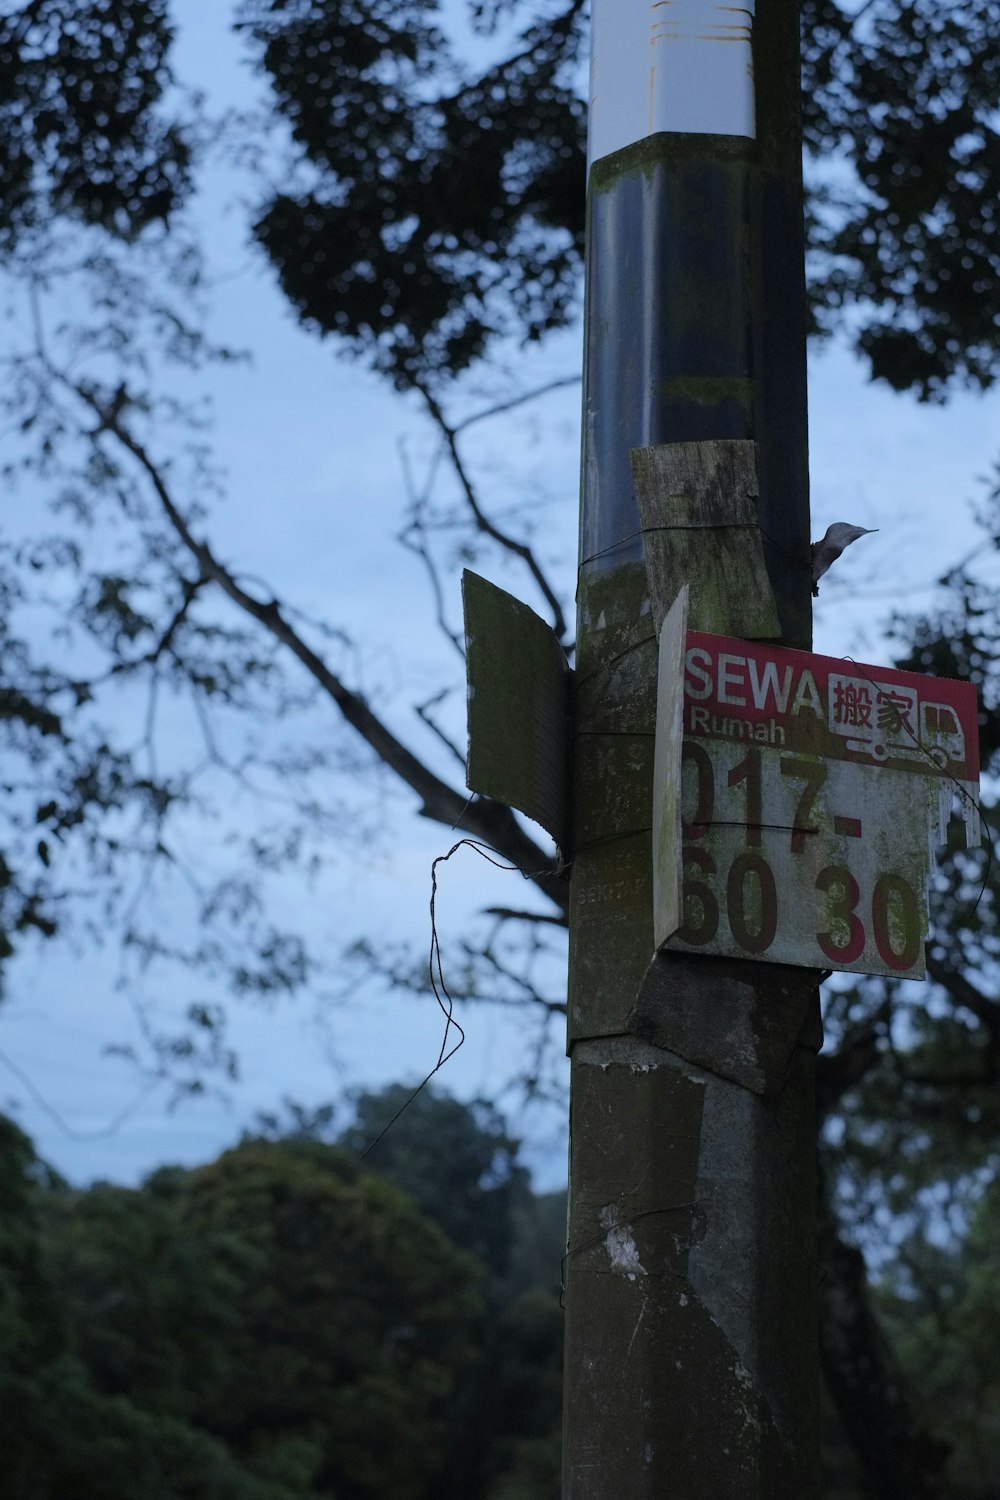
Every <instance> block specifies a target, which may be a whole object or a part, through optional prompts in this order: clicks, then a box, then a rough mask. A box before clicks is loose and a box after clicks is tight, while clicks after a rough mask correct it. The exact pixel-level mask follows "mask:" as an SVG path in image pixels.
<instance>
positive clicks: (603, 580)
mask: <svg viewBox="0 0 1000 1500" xmlns="http://www.w3.org/2000/svg"><path fill="white" fill-rule="evenodd" d="M798 12H799V7H798V5H797V4H796V3H795V0H756V14H754V0H746V5H745V6H744V7H743V8H738V7H730V6H725V7H723V6H718V5H715V4H709V3H707V0H670V3H661V4H654V5H650V4H649V3H648V0H594V4H593V13H594V63H593V87H592V94H593V98H592V114H591V152H590V155H591V164H590V180H589V188H588V196H589V227H588V272H587V304H586V305H587V314H586V316H587V333H586V356H585V358H586V375H585V397H584V402H585V404H584V416H585V438H584V455H583V499H582V517H581V565H580V587H579V599H578V606H579V618H578V642H579V645H578V659H577V674H576V702H575V735H576V740H575V772H574V784H575V791H574V822H575V839H574V843H575V848H574V858H573V868H572V906H571V938H570V1019H569V1047H570V1053H571V1059H572V1105H571V1167H570V1228H569V1246H568V1255H567V1260H566V1306H567V1341H566V1404H565V1462H564V1496H565V1500H645V1497H654V1496H655V1497H657V1500H665V1497H670V1500H750V1497H759V1500H785V1497H788V1500H810V1497H812V1496H814V1495H815V1494H816V1493H817V1474H816V1469H817V1449H818V1442H817V1406H818V1372H817V1330H816V1205H815V1179H814V1150H815V1140H814V1116H813V1058H814V1052H815V1049H816V1046H817V1044H818V1004H817V992H816V976H815V974H813V973H812V972H811V971H809V970H793V969H777V968H775V967H774V966H769V965H766V964H763V963H759V962H757V963H749V962H739V961H729V960H714V959H707V958H696V957H688V956H682V955H661V956H660V957H659V958H658V959H657V960H656V962H655V963H651V958H652V953H653V938H652V892H651V884H652V871H651V857H650V821H651V805H652V761H653V727H654V719H655V691H656V662H657V652H656V641H655V631H654V619H653V615H652V613H651V607H650V597H649V586H648V578H647V569H646V549H644V539H643V528H644V526H645V528H646V530H647V532H648V531H649V530H650V526H649V516H650V514H656V515H659V516H660V517H661V519H660V521H659V522H658V523H657V524H656V530H657V534H658V542H659V565H660V569H661V577H660V583H661V585H662V584H663V583H664V579H663V568H664V566H665V567H666V575H667V576H666V585H667V588H668V592H669V586H670V577H669V575H670V570H671V566H672V562H671V559H672V558H673V560H674V562H673V566H674V567H675V571H676V575H677V576H676V577H675V578H674V579H673V584H674V585H675V586H676V587H675V588H674V592H676V591H677V590H679V589H680V587H681V586H682V585H683V584H684V583H689V584H690V585H691V619H690V625H691V627H692V628H697V629H701V630H707V631H721V632H723V633H729V634H734V635H745V636H750V635H753V634H754V632H755V631H756V633H757V634H758V636H759V635H761V634H762V630H763V627H762V626H761V624H760V622H761V620H770V621H772V622H774V623H776V624H777V630H776V631H775V630H774V623H772V626H771V627H770V628H771V631H772V632H773V634H777V635H778V637H779V638H780V639H781V640H782V641H783V642H784V643H785V644H787V645H792V646H797V647H802V648H808V646H809V645H810V603H811V601H810V581H809V570H808V558H809V531H808V499H807V457H806V401H805V306H804V304H805V298H804V285H803V265H802V186H801V147H800V133H799V71H798V29H797V28H798ZM734 439H735V440H742V441H743V442H747V441H750V442H752V443H753V444H754V445H755V446H754V450H753V452H754V455H755V460H756V472H757V476H758V480H759V499H758V502H757V520H758V522H759V537H758V538H757V541H758V543H759V545H758V550H757V554H756V557H757V563H758V566H756V567H749V566H748V568H747V572H746V582H745V586H744V587H737V588H736V589H733V588H732V587H731V583H730V585H727V590H726V591H725V592H726V594H727V598H726V619H725V622H724V623H722V622H720V618H719V613H718V610H719V607H720V606H719V599H720V586H719V577H718V571H717V560H718V558H719V555H720V548H721V536H722V532H723V530H724V529H725V524H726V523H725V522H723V523H722V524H721V525H720V522H719V520H718V515H719V511H718V503H719V497H718V496H717V495H716V496H715V499H714V501H713V506H714V508H712V507H711V506H708V505H707V502H706V504H705V505H703V504H702V501H701V499H700V498H699V496H698V495H697V494H693V493H692V494H687V493H685V494H684V495H682V496H676V495H672V494H671V493H667V492H666V490H664V492H663V493H660V492H657V491H656V485H657V484H659V485H660V488H661V490H663V489H664V484H663V478H662V476H663V475H664V473H670V472H673V470H672V468H671V463H670V462H669V459H670V455H669V454H663V453H661V452H658V450H660V449H661V448H662V447H663V446H664V445H674V444H681V443H698V444H703V445H705V452H704V453H702V454H701V455H700V457H701V459H703V460H704V463H703V464H702V467H703V468H704V467H705V465H707V469H708V470H712V460H713V454H712V452H711V445H712V444H717V443H718V442H719V440H723V441H724V442H725V441H727V440H728V441H731V440H734ZM659 460H664V462H660V461H659ZM684 467H685V466H684V465H683V464H682V465H680V466H679V467H678V466H676V465H675V466H674V468H677V469H678V472H679V471H680V470H681V469H684ZM689 467H690V466H689ZM695 467H697V466H695ZM716 467H717V466H716ZM713 472H714V471H713ZM633 475H635V478H633ZM657 475H659V476H660V478H659V479H657V478H656V476H657ZM651 476H652V477H651ZM637 485H638V488H639V490H643V486H647V489H646V491H645V492H644V493H643V494H641V495H640V497H639V498H640V500H642V501H643V502H644V503H643V506H642V515H643V516H644V517H645V518H646V519H645V521H644V520H643V519H642V518H641V516H640V508H639V505H638V504H637ZM649 486H652V487H653V492H652V493H650V492H649V489H648V487H649ZM666 489H667V490H668V489H669V485H668V486H666ZM742 524H745V523H743V522H739V521H735V520H734V521H733V522H732V526H738V525H742ZM672 526H676V527H683V530H684V546H683V548H681V547H678V548H677V549H676V551H675V552H674V553H671V551H670V528H671V527H672ZM699 530H701V535H700V538H698V542H699V545H693V544H692V536H691V532H692V531H694V532H697V531H699ZM678 536H680V532H678ZM647 540H648V538H647ZM760 546H762V548H763V558H764V564H765V568H766V572H762V571H761V568H760V566H759V559H760ZM664 549H666V550H665V551H664ZM728 555H729V558H730V564H731V560H732V555H733V548H732V535H731V534H730V536H729V554H728ZM664 558H665V559H666V562H665V564H664ZM682 575H683V576H682ZM729 577H730V580H731V573H730V575H729ZM762 579H763V582H762ZM761 588H764V589H765V590H766V589H767V588H770V591H771V595H772V597H771V599H770V600H769V601H765V602H766V605H767V607H766V608H763V609H762V608H761V607H760V603H761V601H760V600H759V599H758V598H751V597H750V596H751V595H752V594H755V593H759V591H760V589H761ZM744 599H745V600H746V603H747V606H748V607H747V608H746V609H744V608H742V603H743V601H744ZM713 601H714V602H713ZM751 606H752V607H751ZM656 623H657V624H658V621H657V622H656ZM772 638H773V635H772Z"/></svg>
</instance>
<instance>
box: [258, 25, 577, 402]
mask: <svg viewBox="0 0 1000 1500" xmlns="http://www.w3.org/2000/svg"><path fill="white" fill-rule="evenodd" d="M516 8H517V9H518V10H523V9H524V8H525V7H523V6H518V7H516ZM532 9H533V15H532V18H531V21H530V23H529V24H528V25H527V26H526V27H525V29H524V30H523V31H522V32H521V33H520V35H519V36H518V38H517V41H516V44H515V45H514V46H513V48H512V49H511V50H510V51H509V52H508V54H507V56H506V58H505V60H504V61H502V62H501V63H498V64H496V65H493V66H490V67H488V68H486V69H485V71H483V72H480V73H474V72H470V71H468V70H467V69H463V68H462V67H460V65H459V63H458V61H457V59H456V57H455V55H454V53H453V51H452V49H451V48H450V46H449V43H448V42H447V41H446V39H445V37H444V35H443V33H442V32H441V31H440V30H439V29H438V28H437V27H436V26H434V25H433V23H432V17H433V14H434V12H435V11H436V10H437V6H436V5H435V4H433V3H428V0H326V3H324V0H293V3H291V4H288V3H283V0H253V3H251V4H248V5H245V6H244V7H243V9H242V12H241V15H242V17H243V24H244V25H245V26H246V29H247V30H248V31H249V33H250V35H251V36H252V38H253V41H254V43H255V45H256V47H257V48H258V49H259V55H260V61H261V64H262V66H263V68H264V70H265V71H266V72H267V74H268V75H269V77H270V78H271V80H272V83H273V85H274V90H275V97H276V101H277V106H278V109H279V111H280V112H281V114H282V115H283V116H284V117H285V119H286V120H287V121H288V123H289V125H290V127H291V131H292V136H293V139H294V142H295V149H296V155H297V162H298V167H299V169H300V177H301V179H302V181H301V185H297V186H296V187H295V188H290V189H289V190H287V191H281V192H277V193H275V194H274V195H273V196H272V197H271V198H270V199H269V201H268V202H267V203H266V204H265V205H264V207H263V211H262V213H261V215H260V217H259V219H258V221H257V224H256V234H257V237H258V239H259V240H260V242H261V244H262V245H263V246H264V249H265V250H266V251H267V253H268V255H269V256H270V257H271V259H272V261H273V262H274V265H275V267H276V269H277V272H278V275H279V278H280V280H281V285H282V288H283V290H284V292H285V294H286V295H287V296H288V297H289V299H290V300H291V302H292V303H293V305H294V306H295V307H296V308H297V310H298V312H299V314H300V315H301V317H302V318H303V319H304V320H305V321H306V322H307V323H309V324H311V325H312V326H314V327H315V328H317V329H319V330H320V331H321V332H322V333H337V334H340V335H342V336H344V337H345V338H346V339H348V340H349V341H351V342H352V343H353V344H354V345H355V347H357V348H359V349H365V350H367V351H368V352H370V353H373V354H374V359H375V363H376V365H377V366H378V367H379V368H381V369H383V370H385V371H387V372H388V373H391V374H392V375H393V376H394V378H395V379H396V380H397V382H398V383H399V384H402V385H405V384H407V383H409V382H410V381H411V380H412V379H413V378H414V377H417V376H420V375H422V374H425V373H427V372H428V371H431V372H433V371H439V370H447V371H449V372H457V371H460V370H463V369H465V368H466V367H467V366H468V365H469V364H470V363H471V362H472V361H473V360H474V359H476V358H477V357H478V356H479V355H480V354H482V352H483V350H484V348H485V347H486V344H487V342H488V340H489V338H490V336H491V335H493V334H497V333H505V332H511V331H516V332H519V333H520V334H521V335H522V336H523V337H525V338H527V339H537V338H539V337H540V336H541V335H542V334H543V333H544V332H545V331H546V330H547V329H549V328H553V327H557V326H559V325H560V324H562V323H564V322H565V321H566V320H567V318H568V316H569V314H570V311H571V309H572V307H573V306H574V303H575V297H576V292H577V285H578V280H579V272H580V256H581V250H582V241H583V214H584V150H585V110H584V105H583V101H582V100H581V98H580V97H579V92H578V88H577V85H578V82H579V63H580V54H581V47H582V44H583V39H582V36H581V24H580V18H581V12H582V9H583V5H582V0H572V3H571V4H568V5H566V4H563V5H561V6H558V7H554V6H553V5H552V4H551V3H549V4H546V5H543V6H542V7H540V8H539V7H537V6H535V7H533V8H532ZM488 19H489V18H488V17H484V21H485V20H488Z"/></svg>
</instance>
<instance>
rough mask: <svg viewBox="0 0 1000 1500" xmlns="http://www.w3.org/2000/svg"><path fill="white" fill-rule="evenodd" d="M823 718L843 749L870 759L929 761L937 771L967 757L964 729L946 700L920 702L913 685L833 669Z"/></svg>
mask: <svg viewBox="0 0 1000 1500" xmlns="http://www.w3.org/2000/svg"><path fill="white" fill-rule="evenodd" d="M827 722H828V725H829V728H830V730H831V732H832V733H833V734H839V735H842V736H843V737H844V740H845V742H846V748H847V749H848V750H855V751H857V752H859V753H860V754H862V755H870V756H871V757H872V759H873V760H880V761H881V760H888V758H889V756H890V755H891V756H892V757H893V758H894V759H896V760H921V759H923V760H930V761H931V762H932V763H933V764H934V765H935V766H937V767H938V768H939V769H940V770H942V771H943V770H945V769H946V768H947V766H948V764H949V762H952V761H954V762H957V763H959V764H961V763H962V762H963V761H964V760H965V732H964V730H963V729H962V725H961V723H960V722H959V718H958V714H957V713H956V712H955V710H954V709H953V708H952V707H951V706H950V705H949V704H947V703H921V702H919V701H918V695H917V690H916V688H913V687H903V686H901V685H899V684H894V683H889V682H876V681H874V680H873V679H872V678H868V677H848V676H846V675H840V674H838V673H831V675H830V678H829V682H828V688H827Z"/></svg>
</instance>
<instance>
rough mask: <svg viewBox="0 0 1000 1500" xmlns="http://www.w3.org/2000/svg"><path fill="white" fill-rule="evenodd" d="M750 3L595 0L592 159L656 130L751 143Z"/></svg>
mask: <svg viewBox="0 0 1000 1500" xmlns="http://www.w3.org/2000/svg"><path fill="white" fill-rule="evenodd" d="M754 3H755V0H743V3H742V4H741V5H719V4H716V3H715V0H593V4H592V14H593V23H592V24H593V39H592V51H591V64H590V139H589V156H590V160H591V161H592V162H593V161H598V160H600V158H601V157H602V156H608V155H610V153H611V152H612V151H620V150H621V149H622V147H623V146H630V145H632V143H633V142H634V141H641V140H642V139H643V138H644V137H645V136H647V135H655V134H656V133H657V132H658V131H661V130H672V131H679V132H682V133H685V134H691V133H693V132H701V133H704V134H706V135H742V136H753V135H754V134H755V133H756V132H755V128H754V93H753V50H752V46H751V37H752V32H753V20H754Z"/></svg>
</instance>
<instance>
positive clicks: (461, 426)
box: [455, 375, 582, 437]
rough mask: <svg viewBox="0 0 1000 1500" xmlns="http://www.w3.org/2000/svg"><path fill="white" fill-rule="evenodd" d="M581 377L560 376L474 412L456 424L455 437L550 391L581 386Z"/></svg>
mask: <svg viewBox="0 0 1000 1500" xmlns="http://www.w3.org/2000/svg"><path fill="white" fill-rule="evenodd" d="M581 378H582V377H581V376H579V375H560V376H559V377H557V379H555V380H547V381H546V382H545V384H544V385H538V386H535V388H534V389H533V390H530V391H523V392H522V393H521V395H519V396H511V398H510V399H509V400H508V401H497V402H495V403H494V404H493V405H492V406H485V407H483V409H482V410H481V411H474V412H473V413H472V414H471V416H468V417H463V418H462V420H461V422H457V423H456V424H455V436H456V437H457V436H458V434H459V433H460V432H465V431H466V429H467V428H469V427H472V426H474V425H475V423H476V422H486V421H488V420H489V418H490V417H499V416H503V415H504V414H505V413H506V412H509V411H516V410H517V408H518V407H519V406H526V405H527V404H528V402H529V401H537V400H538V398H539V397H540V396H547V395H548V394H549V392H550V391H561V390H565V388H566V387H567V386H570V385H579V384H580V381H581Z"/></svg>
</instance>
